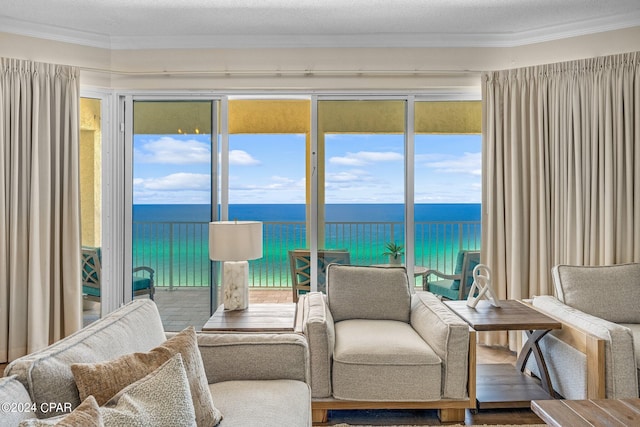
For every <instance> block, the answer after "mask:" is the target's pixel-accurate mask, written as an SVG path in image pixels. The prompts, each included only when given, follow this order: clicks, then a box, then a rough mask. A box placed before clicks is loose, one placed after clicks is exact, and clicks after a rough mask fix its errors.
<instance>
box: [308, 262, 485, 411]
mask: <svg viewBox="0 0 640 427" xmlns="http://www.w3.org/2000/svg"><path fill="white" fill-rule="evenodd" d="M326 287H327V294H326V295H324V294H322V293H320V292H309V293H307V294H305V295H301V296H300V301H299V302H298V312H299V313H301V324H302V331H303V333H304V335H305V336H306V338H307V341H308V343H309V354H310V356H311V393H312V403H311V404H312V412H313V417H314V420H313V421H314V423H315V422H326V417H327V410H329V409H331V410H337V409H374V408H375V409H402V408H405V409H408V408H410V409H439V410H440V411H439V416H440V419H441V420H442V421H451V422H453V421H457V422H460V421H463V420H464V417H465V408H474V407H475V395H474V390H475V389H474V388H473V387H472V388H469V387H468V384H469V382H471V384H475V374H474V373H475V370H474V369H475V362H474V363H472V364H470V363H469V357H471V356H470V355H471V354H475V332H474V331H472V330H471V331H470V330H469V326H468V325H467V324H466V323H465V322H464V321H463V320H462V319H460V318H459V317H458V316H456V315H455V314H454V313H453V312H452V311H451V310H449V309H448V308H447V307H446V306H445V305H444V303H443V302H442V301H440V300H439V299H438V298H437V297H436V296H435V295H433V294H431V293H429V292H418V293H414V294H411V291H410V281H409V277H408V276H407V271H406V269H405V268H404V267H398V268H385V267H376V266H355V265H339V264H330V265H329V266H328V267H327V281H326ZM470 349H472V350H470ZM470 351H473V352H472V353H470Z"/></svg>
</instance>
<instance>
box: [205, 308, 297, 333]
mask: <svg viewBox="0 0 640 427" xmlns="http://www.w3.org/2000/svg"><path fill="white" fill-rule="evenodd" d="M295 324H296V304H293V303H287V304H249V307H248V308H246V309H245V310H233V311H225V309H224V306H223V305H221V306H219V307H218V309H217V310H216V311H215V313H213V316H211V318H210V319H209V320H208V321H207V323H205V324H204V326H203V327H202V331H203V332H294V331H295Z"/></svg>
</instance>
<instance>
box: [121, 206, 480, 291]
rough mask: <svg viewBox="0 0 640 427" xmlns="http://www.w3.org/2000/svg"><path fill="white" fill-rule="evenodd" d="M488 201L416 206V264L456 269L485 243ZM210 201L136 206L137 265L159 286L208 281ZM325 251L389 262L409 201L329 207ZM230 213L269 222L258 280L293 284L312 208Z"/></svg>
mask: <svg viewBox="0 0 640 427" xmlns="http://www.w3.org/2000/svg"><path fill="white" fill-rule="evenodd" d="M480 209H481V207H480V204H417V205H415V223H416V230H415V242H416V252H415V258H416V264H417V265H428V266H429V267H431V268H437V269H439V270H441V271H443V270H444V271H449V272H452V270H453V263H454V259H455V256H456V255H457V252H458V250H460V249H478V248H479V247H480V226H479V222H480V215H481V212H480ZM210 212H211V208H210V206H208V205H134V207H133V258H134V259H133V265H134V266H138V265H149V266H151V267H152V268H154V269H155V270H156V276H155V279H156V284H157V285H158V286H207V285H208V283H209V281H210V275H211V264H210V262H209V259H208V222H209V220H210V219H209V218H210V217H211V213H210ZM325 215H326V222H327V225H326V227H325V230H324V235H325V245H324V247H325V248H334V249H338V248H339V249H348V250H349V251H350V253H351V262H352V263H354V264H379V263H386V262H387V260H386V257H385V256H384V255H383V253H384V251H385V248H384V246H385V244H386V243H387V242H390V241H395V242H398V243H401V244H402V243H403V240H404V223H403V221H404V207H403V205H401V204H333V205H331V204H330V205H327V206H326V211H325ZM229 218H230V219H237V220H258V221H263V222H264V234H265V236H264V237H265V240H264V254H263V257H262V258H261V259H259V260H254V261H250V263H251V268H250V271H251V274H252V278H251V279H250V280H251V284H252V285H253V286H262V287H286V286H290V272H289V265H288V259H287V251H288V250H291V249H295V248H306V247H308V245H307V242H306V234H307V233H306V225H305V205H301V204H239V205H230V206H229Z"/></svg>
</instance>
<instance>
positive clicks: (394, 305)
mask: <svg viewBox="0 0 640 427" xmlns="http://www.w3.org/2000/svg"><path fill="white" fill-rule="evenodd" d="M327 301H328V304H329V309H330V310H331V315H332V316H333V320H334V321H336V322H339V321H341V320H347V319H371V320H398V321H401V322H406V323H408V322H409V314H410V311H411V293H410V290H409V278H408V276H407V271H406V270H405V269H404V268H402V267H397V268H386V267H372V266H356V265H338V264H331V265H329V266H328V267H327Z"/></svg>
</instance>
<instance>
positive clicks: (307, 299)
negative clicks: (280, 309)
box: [298, 292, 336, 398]
mask: <svg viewBox="0 0 640 427" xmlns="http://www.w3.org/2000/svg"><path fill="white" fill-rule="evenodd" d="M298 311H299V312H301V313H302V315H301V316H302V332H303V333H304V335H305V337H306V338H307V341H308V343H309V355H310V365H311V397H314V398H319V397H330V396H331V394H332V387H331V361H332V359H333V348H334V346H335V342H336V331H335V327H334V324H333V316H332V315H331V312H330V311H329V307H328V305H327V301H326V299H325V296H324V295H323V294H322V293H320V292H310V293H307V294H305V295H302V296H301V297H300V300H299V301H298Z"/></svg>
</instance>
